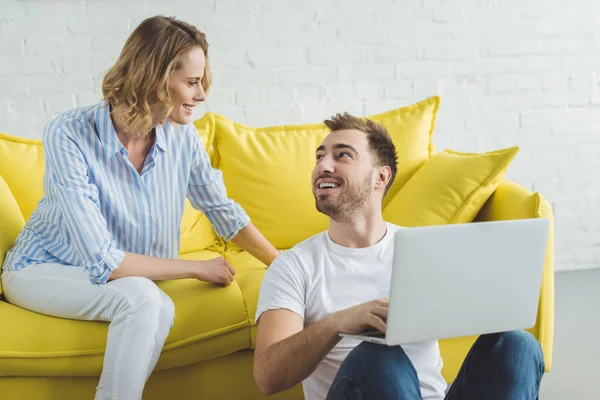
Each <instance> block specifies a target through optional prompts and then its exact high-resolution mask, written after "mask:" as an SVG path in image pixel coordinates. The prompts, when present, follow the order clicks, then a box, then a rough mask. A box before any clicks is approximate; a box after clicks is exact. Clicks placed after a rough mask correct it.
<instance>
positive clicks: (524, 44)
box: [485, 39, 539, 56]
mask: <svg viewBox="0 0 600 400" xmlns="http://www.w3.org/2000/svg"><path fill="white" fill-rule="evenodd" d="M538 49H539V43H538V40H537V39H515V40H495V41H492V42H489V43H488V44H487V46H486V48H485V54H486V55H488V56H517V55H524V54H535V53H537V52H538V51H539V50H538Z"/></svg>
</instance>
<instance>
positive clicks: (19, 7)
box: [0, 0, 25, 20]
mask: <svg viewBox="0 0 600 400" xmlns="http://www.w3.org/2000/svg"><path fill="white" fill-rule="evenodd" d="M0 11H2V13H1V14H0V20H2V19H7V20H11V19H15V18H22V17H23V14H24V13H25V11H24V7H23V2H21V1H15V0H5V1H4V2H2V8H1V9H0Z"/></svg>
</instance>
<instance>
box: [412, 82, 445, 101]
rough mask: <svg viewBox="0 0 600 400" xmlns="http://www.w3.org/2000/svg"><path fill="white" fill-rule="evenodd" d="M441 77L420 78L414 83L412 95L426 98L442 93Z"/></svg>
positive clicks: (417, 97) (416, 97)
mask: <svg viewBox="0 0 600 400" xmlns="http://www.w3.org/2000/svg"><path fill="white" fill-rule="evenodd" d="M440 86H441V82H440V80H439V79H418V80H415V81H413V83H412V96H413V98H415V99H425V98H428V97H431V96H435V95H439V94H440V93H441V89H440Z"/></svg>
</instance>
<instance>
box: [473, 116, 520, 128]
mask: <svg viewBox="0 0 600 400" xmlns="http://www.w3.org/2000/svg"><path fill="white" fill-rule="evenodd" d="M466 125H467V128H468V129H473V130H475V131H480V132H481V130H486V129H490V128H494V129H500V130H507V131H508V130H514V129H517V128H518V127H519V115H518V114H515V113H503V114H501V113H493V114H492V113H488V114H475V115H472V116H470V117H469V118H466Z"/></svg>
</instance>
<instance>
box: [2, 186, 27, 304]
mask: <svg viewBox="0 0 600 400" xmlns="http://www.w3.org/2000/svg"><path fill="white" fill-rule="evenodd" d="M23 225H25V221H24V220H23V215H21V210H20V209H19V205H18V204H17V201H16V200H15V198H14V197H13V195H12V192H11V191H10V188H9V187H8V185H7V184H6V181H5V180H4V178H2V175H0V266H1V265H2V263H3V262H4V256H5V255H6V252H7V251H8V250H9V249H10V248H11V247H12V246H13V244H14V243H15V239H16V238H17V235H18V234H19V232H20V231H21V229H23ZM1 273H2V272H1V271H0V274H1ZM0 295H2V281H1V280H0Z"/></svg>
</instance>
